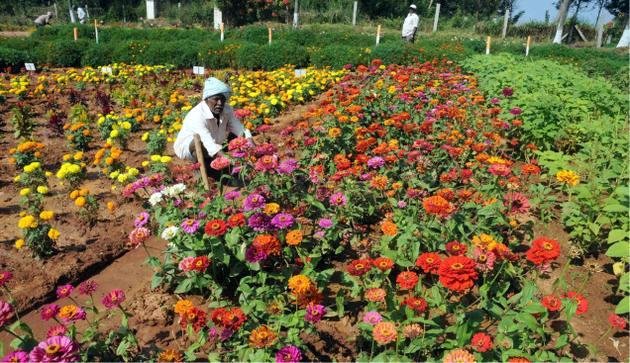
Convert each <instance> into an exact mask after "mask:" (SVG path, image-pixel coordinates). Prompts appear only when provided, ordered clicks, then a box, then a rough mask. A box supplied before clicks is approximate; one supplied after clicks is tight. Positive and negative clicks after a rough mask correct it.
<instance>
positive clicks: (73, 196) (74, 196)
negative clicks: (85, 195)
mask: <svg viewBox="0 0 630 363" xmlns="http://www.w3.org/2000/svg"><path fill="white" fill-rule="evenodd" d="M78 196H79V191H78V190H73V191H72V192H70V199H72V200H75V199H77V197H78Z"/></svg>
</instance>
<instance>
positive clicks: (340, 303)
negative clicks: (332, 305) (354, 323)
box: [335, 295, 344, 317]
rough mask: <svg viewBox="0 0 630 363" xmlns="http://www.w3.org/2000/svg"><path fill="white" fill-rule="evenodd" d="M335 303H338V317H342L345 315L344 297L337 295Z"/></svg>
mask: <svg viewBox="0 0 630 363" xmlns="http://www.w3.org/2000/svg"><path fill="white" fill-rule="evenodd" d="M335 302H336V303H337V316H339V317H341V316H343V313H344V306H343V302H344V298H343V295H337V296H336V297H335Z"/></svg>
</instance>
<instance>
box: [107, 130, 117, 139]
mask: <svg viewBox="0 0 630 363" xmlns="http://www.w3.org/2000/svg"><path fill="white" fill-rule="evenodd" d="M109 137H111V138H115V137H118V130H112V131H110V133H109Z"/></svg>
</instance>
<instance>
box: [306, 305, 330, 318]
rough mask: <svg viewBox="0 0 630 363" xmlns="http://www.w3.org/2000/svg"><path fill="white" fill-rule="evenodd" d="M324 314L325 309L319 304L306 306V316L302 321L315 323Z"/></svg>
mask: <svg viewBox="0 0 630 363" xmlns="http://www.w3.org/2000/svg"><path fill="white" fill-rule="evenodd" d="M324 314H326V307H325V306H324V305H320V304H317V305H316V304H313V303H311V304H308V305H307V306H306V316H305V317H304V319H305V320H306V321H308V322H311V323H317V322H318V321H320V320H322V317H323V316H324Z"/></svg>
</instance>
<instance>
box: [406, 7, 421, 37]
mask: <svg viewBox="0 0 630 363" xmlns="http://www.w3.org/2000/svg"><path fill="white" fill-rule="evenodd" d="M416 10H417V8H416V5H415V4H411V5H409V14H407V17H406V18H405V22H404V23H403V27H402V38H403V40H405V41H407V42H411V43H413V42H414V41H415V40H416V31H418V24H419V23H420V19H419V18H418V14H416Z"/></svg>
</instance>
